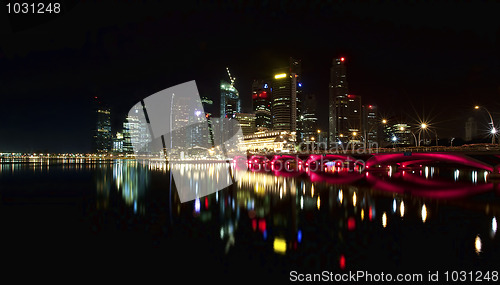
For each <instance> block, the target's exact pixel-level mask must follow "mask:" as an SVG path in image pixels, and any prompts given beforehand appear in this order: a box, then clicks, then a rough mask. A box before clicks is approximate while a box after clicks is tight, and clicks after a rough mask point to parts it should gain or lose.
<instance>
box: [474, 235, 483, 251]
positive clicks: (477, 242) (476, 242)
mask: <svg viewBox="0 0 500 285" xmlns="http://www.w3.org/2000/svg"><path fill="white" fill-rule="evenodd" d="M474 246H475V248H476V253H477V254H480V253H481V250H482V247H483V243H482V242H481V238H480V237H479V235H477V236H476V239H475V240H474Z"/></svg>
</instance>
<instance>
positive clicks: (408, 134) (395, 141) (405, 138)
mask: <svg viewBox="0 0 500 285" xmlns="http://www.w3.org/2000/svg"><path fill="white" fill-rule="evenodd" d="M384 135H385V145H386V146H387V145H402V146H410V145H413V144H414V143H415V142H414V134H413V133H412V130H411V126H410V125H408V124H407V123H397V124H393V125H387V126H386V127H385V128H384Z"/></svg>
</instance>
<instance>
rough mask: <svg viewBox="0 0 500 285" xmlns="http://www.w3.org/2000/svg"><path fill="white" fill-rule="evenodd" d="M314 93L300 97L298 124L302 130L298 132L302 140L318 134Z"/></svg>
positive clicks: (307, 139)
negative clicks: (300, 106)
mask: <svg viewBox="0 0 500 285" xmlns="http://www.w3.org/2000/svg"><path fill="white" fill-rule="evenodd" d="M316 104H317V102H316V95H314V94H306V95H304V96H303V99H302V108H301V114H300V120H299V122H300V124H301V128H302V131H301V133H300V135H301V140H302V141H306V142H307V141H310V140H311V138H315V140H317V139H316V137H317V136H318V134H317V129H318V118H317V116H316Z"/></svg>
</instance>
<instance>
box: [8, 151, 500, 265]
mask: <svg viewBox="0 0 500 285" xmlns="http://www.w3.org/2000/svg"><path fill="white" fill-rule="evenodd" d="M220 167H227V165H226V164H217V163H210V164H199V165H188V164H186V165H182V164H177V165H169V164H167V163H163V162H149V163H146V164H142V163H138V162H136V161H132V160H130V161H127V160H123V161H121V160H118V161H114V162H110V163H95V162H94V163H77V162H75V161H74V162H71V163H69V162H54V163H52V162H51V163H46V162H42V163H41V164H40V163H39V162H36V163H34V164H31V163H26V164H12V163H9V164H4V163H0V178H2V177H7V176H9V175H12V176H15V175H16V173H18V174H26V173H32V172H35V173H53V172H54V171H56V170H57V169H58V170H60V171H62V172H63V173H78V172H80V171H87V172H91V173H92V175H93V176H94V178H95V183H96V184H95V191H96V192H95V193H96V194H97V195H96V197H95V201H91V203H94V205H96V208H97V210H99V211H101V213H107V214H109V215H111V213H115V212H117V211H116V209H117V208H120V207H125V208H126V209H128V211H129V212H128V213H131V215H133V216H134V217H137V219H131V218H130V215H129V214H127V213H123V211H122V212H120V211H118V212H120V214H122V215H123V217H124V218H123V219H124V220H125V221H126V223H129V224H130V223H132V224H133V223H144V224H147V225H150V224H152V226H151V227H148V230H150V231H151V233H152V234H153V233H154V235H155V236H156V237H157V239H158V240H164V242H165V243H170V242H171V240H170V238H171V234H172V233H177V234H178V235H179V237H178V239H177V240H176V242H177V243H179V242H181V243H183V242H184V244H178V246H179V247H180V248H186V247H188V245H192V243H193V241H196V243H197V244H199V246H200V247H203V248H209V249H210V252H211V254H214V255H217V254H220V255H217V256H218V257H217V258H215V257H214V262H215V260H225V259H228V260H229V261H228V263H224V264H225V266H234V267H236V266H239V265H240V264H242V263H245V262H249V261H248V260H253V263H252V264H253V265H252V266H254V267H255V266H263V267H265V268H266V269H267V270H271V271H272V270H274V267H275V266H278V265H279V266H278V267H280V268H281V269H283V268H310V269H320V270H343V269H369V268H378V267H379V266H382V265H383V266H386V267H388V268H402V267H404V266H408V267H410V266H411V265H412V264H413V262H414V259H419V260H420V259H425V260H426V266H428V267H429V268H432V267H433V266H434V267H435V266H440V265H442V264H449V265H450V266H451V265H461V266H465V265H467V266H469V265H474V264H479V265H485V266H488V265H494V264H497V262H498V260H499V259H498V257H497V256H496V252H498V250H500V246H499V241H498V237H496V231H497V218H496V217H497V216H498V215H500V202H499V197H498V191H495V190H494V189H496V188H494V184H495V183H494V182H492V181H490V180H489V179H488V178H489V177H488V175H489V173H488V172H483V171H482V170H481V171H478V170H476V169H467V168H460V169H457V168H451V167H445V166H440V167H437V166H435V165H429V166H422V167H418V168H414V169H411V168H405V169H404V170H402V171H401V170H398V169H396V168H394V169H393V168H390V167H388V168H387V169H383V170H378V171H372V172H364V173H359V172H345V173H342V172H339V171H328V169H327V171H318V172H310V171H301V172H298V173H280V172H277V171H268V172H266V171H247V172H241V171H238V170H236V169H233V171H234V176H235V177H237V179H236V181H237V182H236V184H234V185H232V186H229V187H227V188H226V189H223V190H221V191H218V192H216V193H214V194H211V195H208V196H204V197H200V198H197V199H195V200H193V201H191V202H187V203H180V200H179V197H178V194H177V191H176V183H177V181H172V180H170V172H171V171H177V172H178V173H179V174H181V175H184V176H185V177H186V178H187V179H186V180H185V181H184V182H182V183H191V185H194V186H195V188H196V189H199V193H207V192H209V191H210V187H212V185H211V184H210V183H208V182H207V181H210V179H215V180H216V179H217V173H218V171H217V169H218V168H220ZM207 179H208V180H207ZM219 179H231V177H227V176H226V177H220V178H219ZM186 181H187V182H186ZM196 185H197V186H196ZM114 197H115V198H114ZM120 209H121V208H120ZM164 213H167V215H170V218H159V217H163V214H164ZM125 217H126V218H125ZM117 219H120V217H117ZM101 223H102V222H101ZM157 228H158V230H157ZM138 231H139V230H138ZM140 231H145V230H144V229H141V230H140ZM127 234H128V232H127V231H126V230H124V232H123V235H127ZM228 264H229V265H228ZM245 264H246V263H245ZM426 268H427V267H426Z"/></svg>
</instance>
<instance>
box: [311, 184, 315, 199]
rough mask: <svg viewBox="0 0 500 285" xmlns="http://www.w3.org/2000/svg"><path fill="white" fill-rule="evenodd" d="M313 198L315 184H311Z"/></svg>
mask: <svg viewBox="0 0 500 285" xmlns="http://www.w3.org/2000/svg"><path fill="white" fill-rule="evenodd" d="M311 197H314V184H311Z"/></svg>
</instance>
